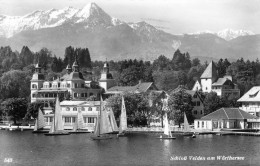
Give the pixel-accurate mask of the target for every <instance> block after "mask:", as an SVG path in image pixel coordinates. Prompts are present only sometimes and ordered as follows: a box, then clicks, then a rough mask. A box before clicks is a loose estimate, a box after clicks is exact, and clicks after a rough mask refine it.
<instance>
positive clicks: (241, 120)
mask: <svg viewBox="0 0 260 166" xmlns="http://www.w3.org/2000/svg"><path fill="white" fill-rule="evenodd" d="M254 119H257V117H256V116H254V115H251V114H249V113H247V112H245V111H243V110H241V109H239V108H221V109H218V110H216V111H214V112H212V113H210V114H208V115H206V116H203V117H202V118H201V119H195V120H194V128H195V129H197V130H220V129H247V128H249V124H248V121H250V120H254Z"/></svg>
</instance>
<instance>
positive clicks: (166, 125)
mask: <svg viewBox="0 0 260 166" xmlns="http://www.w3.org/2000/svg"><path fill="white" fill-rule="evenodd" d="M164 134H165V135H169V122H168V117H167V113H165V115H164Z"/></svg>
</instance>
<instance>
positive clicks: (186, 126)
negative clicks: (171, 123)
mask: <svg viewBox="0 0 260 166" xmlns="http://www.w3.org/2000/svg"><path fill="white" fill-rule="evenodd" d="M183 136H192V138H195V137H196V136H195V134H193V133H192V132H191V131H190V126H189V123H188V119H187V116H186V114H185V112H184V129H183Z"/></svg>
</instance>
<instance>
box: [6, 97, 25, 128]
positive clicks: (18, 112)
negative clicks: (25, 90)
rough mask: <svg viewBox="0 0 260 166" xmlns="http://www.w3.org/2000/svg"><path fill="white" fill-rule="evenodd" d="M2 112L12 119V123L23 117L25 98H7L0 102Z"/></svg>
mask: <svg viewBox="0 0 260 166" xmlns="http://www.w3.org/2000/svg"><path fill="white" fill-rule="evenodd" d="M2 105H3V109H4V114H5V115H6V116H9V117H10V119H11V120H13V122H14V124H17V121H19V120H22V119H23V118H24V117H25V114H26V110H27V100H26V99H25V98H9V99H6V100H5V101H4V102H2Z"/></svg>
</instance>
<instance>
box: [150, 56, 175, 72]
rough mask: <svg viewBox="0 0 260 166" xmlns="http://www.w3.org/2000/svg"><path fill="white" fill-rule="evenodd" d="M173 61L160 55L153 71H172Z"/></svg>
mask: <svg viewBox="0 0 260 166" xmlns="http://www.w3.org/2000/svg"><path fill="white" fill-rule="evenodd" d="M170 64H171V61H170V59H168V58H167V57H165V56H164V55H160V56H159V57H158V58H157V59H155V60H154V62H153V70H155V71H156V70H159V71H163V70H170V69H171V65H170Z"/></svg>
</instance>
